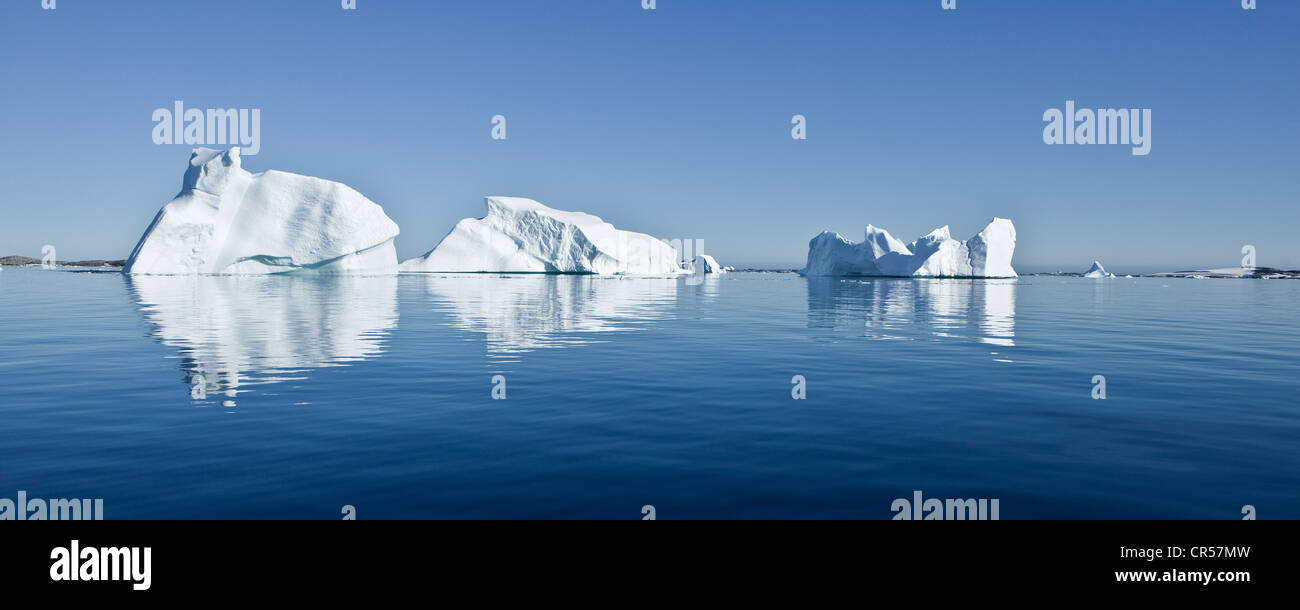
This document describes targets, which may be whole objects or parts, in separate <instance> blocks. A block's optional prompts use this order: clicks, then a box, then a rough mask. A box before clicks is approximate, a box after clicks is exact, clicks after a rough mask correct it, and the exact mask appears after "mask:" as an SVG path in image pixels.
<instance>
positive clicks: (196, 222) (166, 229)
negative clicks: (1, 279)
mask: <svg viewBox="0 0 1300 610" xmlns="http://www.w3.org/2000/svg"><path fill="white" fill-rule="evenodd" d="M397 233H398V229H397V224H396V223H394V222H393V221H392V220H391V219H389V218H388V216H387V215H385V214H384V210H383V208H381V207H379V205H377V204H376V203H374V202H372V201H370V200H369V199H366V197H365V196H364V195H362V194H361V193H358V192H357V191H355V190H353V189H351V188H350V187H348V186H346V185H343V184H340V183H338V182H331V181H329V180H322V179H320V178H312V177H309V176H300V175H297V174H290V173H286V172H278V171H274V170H272V171H266V172H263V173H260V174H253V173H249V172H248V171H247V170H245V169H243V167H241V165H240V158H239V148H237V147H236V148H231V149H229V150H226V151H220V150H212V149H208V148H196V149H194V152H193V154H191V155H190V163H189V167H188V169H187V170H186V172H185V179H184V181H183V183H182V185H181V192H180V194H178V195H177V196H176V198H175V199H173V200H172V201H171V202H170V203H168V204H167V205H165V206H163V209H162V211H160V212H158V215H157V216H156V217H154V220H153V223H152V224H150V225H149V228H148V229H147V230H146V231H145V233H144V236H143V237H141V238H140V243H139V244H137V245H136V247H135V251H133V252H132V253H131V257H130V258H129V259H127V261H126V266H125V268H124V272H125V273H129V274H152V275H199V274H217V275H265V274H274V273H288V272H309V273H320V274H393V273H396V271H397V250H396V249H395V248H394V247H393V238H395V237H397Z"/></svg>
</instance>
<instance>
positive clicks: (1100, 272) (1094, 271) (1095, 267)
mask: <svg viewBox="0 0 1300 610" xmlns="http://www.w3.org/2000/svg"><path fill="white" fill-rule="evenodd" d="M1083 277H1086V278H1092V279H1096V280H1102V279H1108V278H1113V277H1115V274H1114V273H1107V272H1106V268H1105V267H1102V266H1101V263H1099V262H1097V261H1092V266H1091V267H1089V268H1088V270H1087V271H1085V272H1084V273H1083Z"/></svg>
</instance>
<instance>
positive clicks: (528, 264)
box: [401, 197, 687, 275]
mask: <svg viewBox="0 0 1300 610" xmlns="http://www.w3.org/2000/svg"><path fill="white" fill-rule="evenodd" d="M485 199H486V202H487V209H488V213H487V216H484V217H483V218H466V219H464V220H462V221H460V222H458V223H456V227H455V228H454V229H452V231H451V233H449V234H447V236H446V237H444V238H442V241H441V242H439V243H438V245H437V246H435V247H434V248H433V249H432V250H430V251H429V252H427V253H425V255H424V256H421V257H419V258H413V259H411V260H408V261H405V262H403V263H402V265H401V270H402V271H404V272H430V273H438V272H449V273H481V272H492V273H593V274H602V275H604V274H616V273H621V274H636V275H679V274H684V273H687V272H686V271H684V270H683V269H682V267H681V265H680V264H678V262H677V251H676V250H674V249H673V248H672V246H670V245H669V244H667V243H665V242H663V241H660V240H658V239H655V238H654V237H651V236H649V235H645V234H643V233H634V232H632V231H622V230H619V229H615V228H614V225H611V224H609V223H608V222H605V221H603V220H601V219H600V218H598V217H596V216H592V215H591V214H584V213H582V212H565V211H561V210H555V209H551V208H548V207H546V206H544V205H542V204H541V203H538V202H536V201H533V200H532V199H525V198H522V197H487V198H485Z"/></svg>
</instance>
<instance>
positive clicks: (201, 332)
mask: <svg viewBox="0 0 1300 610" xmlns="http://www.w3.org/2000/svg"><path fill="white" fill-rule="evenodd" d="M127 282H128V286H129V287H130V291H131V292H132V294H133V296H134V297H135V301H136V303H137V305H138V306H139V308H140V310H141V312H143V313H144V316H145V319H146V320H147V321H148V322H150V323H151V324H153V326H154V329H153V332H152V333H151V334H152V336H154V337H156V338H158V340H159V341H160V342H162V344H163V345H166V346H169V347H173V348H176V349H177V350H178V351H179V352H180V358H181V360H182V364H181V368H182V369H183V370H184V371H185V373H186V383H187V384H188V385H189V386H190V394H191V398H193V399H195V400H206V399H210V398H217V399H219V400H222V404H223V406H226V407H233V406H235V402H234V398H235V397H236V395H237V394H238V393H240V392H244V391H247V388H248V386H254V385H260V384H270V383H279V382H284V381H290V380H298V379H303V378H304V375H303V374H304V373H305V372H306V371H307V370H309V369H314V368H321V367H329V366H346V364H347V363H348V362H355V361H359V360H365V359H369V358H375V357H378V356H379V355H380V354H382V353H383V352H384V351H385V349H386V344H385V341H386V340H387V338H388V336H389V334H390V332H391V331H392V330H393V328H394V327H396V326H397V315H398V314H397V277H396V276H387V277H359V276H334V277H294V276H277V275H272V276H132V277H128V279H127ZM210 395H211V396H210Z"/></svg>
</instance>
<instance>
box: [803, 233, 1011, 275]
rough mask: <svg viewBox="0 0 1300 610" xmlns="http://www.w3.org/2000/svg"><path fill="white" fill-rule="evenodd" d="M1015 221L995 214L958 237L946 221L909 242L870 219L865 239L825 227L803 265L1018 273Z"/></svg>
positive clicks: (861, 270)
mask: <svg viewBox="0 0 1300 610" xmlns="http://www.w3.org/2000/svg"><path fill="white" fill-rule="evenodd" d="M1015 250H1016V227H1015V225H1013V224H1012V223H1011V221H1010V220H1007V219H1005V218H994V219H993V221H992V222H990V223H989V224H988V226H987V227H984V230H983V231H980V232H979V234H978V235H976V236H974V237H972V238H970V239H968V240H966V241H964V242H963V241H957V240H955V239H953V238H952V235H951V234H950V233H949V232H948V227H947V226H943V227H940V228H938V229H935V230H934V231H931V232H930V234H929V235H926V236H925V237H922V238H920V239H918V240H916V241H914V242H912V243H910V244H906V245H904V244H903V242H901V241H899V240H898V239H895V238H894V236H892V235H890V234H889V232H888V231H886V230H884V229H881V228H878V227H875V226H872V225H867V230H866V239H865V240H864V241H862V242H861V243H854V242H852V241H849V240H848V239H845V238H844V237H842V236H841V235H840V234H838V233H833V232H831V231H826V232H823V233H822V234H821V235H818V236H817V237H814V238H812V241H809V242H808V264H807V266H805V267H804V268H803V269H801V270H799V273H800V274H801V275H812V276H823V275H824V276H845V275H849V276H888V277H909V276H915V277H984V278H996V277H1016V270H1015V269H1013V268H1011V257H1012V255H1013V254H1014V253H1015Z"/></svg>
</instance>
